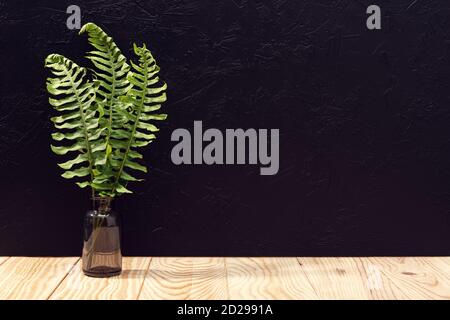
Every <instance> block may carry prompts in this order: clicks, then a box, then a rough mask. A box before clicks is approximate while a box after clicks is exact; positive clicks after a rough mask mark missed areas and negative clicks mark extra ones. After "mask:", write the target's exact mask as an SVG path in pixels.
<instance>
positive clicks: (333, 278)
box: [0, 257, 450, 300]
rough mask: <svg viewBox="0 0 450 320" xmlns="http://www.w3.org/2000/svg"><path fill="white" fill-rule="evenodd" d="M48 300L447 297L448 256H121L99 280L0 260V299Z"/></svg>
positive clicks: (73, 267) (52, 265)
mask: <svg viewBox="0 0 450 320" xmlns="http://www.w3.org/2000/svg"><path fill="white" fill-rule="evenodd" d="M48 298H51V299H138V298H139V299H229V298H231V299H450V257H402V258H398V257H397V258H396V257H371V258H358V257H356V258H146V257H143V258H128V257H127V258H124V260H123V273H122V275H121V276H119V277H113V278H103V279H97V278H89V277H86V276H84V275H83V274H82V271H81V261H80V259H79V258H26V257H0V300H3V299H48Z"/></svg>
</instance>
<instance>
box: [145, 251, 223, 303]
mask: <svg viewBox="0 0 450 320" xmlns="http://www.w3.org/2000/svg"><path fill="white" fill-rule="evenodd" d="M227 298H228V293H227V279H226V270H225V261H224V259H223V258H153V259H152V263H151V265H150V269H149V273H148V275H147V277H146V279H145V282H144V286H143V288H142V292H141V295H140V297H139V299H142V300H146V299H168V300H175V299H180V300H184V299H206V300H215V299H227Z"/></svg>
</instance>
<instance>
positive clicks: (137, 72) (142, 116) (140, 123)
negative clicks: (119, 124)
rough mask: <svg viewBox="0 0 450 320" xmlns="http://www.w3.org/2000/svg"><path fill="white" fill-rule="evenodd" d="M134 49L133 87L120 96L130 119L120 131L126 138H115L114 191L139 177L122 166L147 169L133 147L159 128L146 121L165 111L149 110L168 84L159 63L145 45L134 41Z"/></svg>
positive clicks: (150, 138) (161, 98)
mask: <svg viewBox="0 0 450 320" xmlns="http://www.w3.org/2000/svg"><path fill="white" fill-rule="evenodd" d="M134 52H135V54H136V55H137V56H138V58H139V63H138V64H134V63H131V65H132V67H133V72H131V71H130V73H129V74H128V76H127V78H128V81H129V82H130V83H131V84H132V85H133V88H132V89H131V90H129V92H128V94H127V96H125V97H122V101H123V102H124V103H126V104H128V105H130V106H131V108H130V109H129V110H127V112H128V113H129V115H128V119H132V120H129V121H128V123H127V124H126V125H125V128H126V129H127V130H124V131H123V132H122V135H123V136H126V138H125V139H122V140H121V141H120V143H117V142H116V143H117V144H116V146H115V147H116V148H118V149H119V150H120V151H119V152H117V153H116V155H115V159H114V160H115V161H116V165H118V169H117V170H116V172H115V181H114V185H113V193H117V194H122V193H127V192H129V191H128V189H126V188H125V186H126V184H127V183H128V182H129V181H136V180H138V179H136V178H135V177H133V176H131V174H129V173H128V172H126V171H125V168H128V169H132V170H137V171H142V172H147V168H146V167H145V166H143V165H141V164H139V163H138V162H137V161H136V160H137V159H141V158H142V155H141V154H140V153H139V152H138V151H137V150H136V148H139V147H143V146H146V145H148V144H149V143H151V142H152V141H153V140H154V139H155V138H156V136H155V135H154V134H153V133H152V132H156V131H158V128H157V127H156V126H155V125H154V124H152V123H149V122H148V121H151V120H165V119H166V118H167V115H165V114H153V113H152V112H153V111H156V110H158V109H159V108H160V107H161V103H163V102H164V101H166V94H165V90H166V88H167V85H166V84H165V83H161V81H160V79H159V77H158V72H159V67H158V65H157V64H156V61H155V59H154V58H153V56H152V54H151V53H150V51H149V50H148V49H147V48H146V46H145V45H143V47H138V46H136V44H134ZM149 132H151V133H149Z"/></svg>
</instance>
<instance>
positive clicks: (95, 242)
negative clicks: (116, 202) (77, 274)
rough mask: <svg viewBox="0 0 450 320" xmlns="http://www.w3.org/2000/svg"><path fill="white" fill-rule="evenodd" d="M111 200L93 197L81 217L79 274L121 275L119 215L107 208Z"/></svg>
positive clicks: (95, 275) (94, 275)
mask: <svg viewBox="0 0 450 320" xmlns="http://www.w3.org/2000/svg"><path fill="white" fill-rule="evenodd" d="M111 202H112V198H109V197H95V198H94V199H93V205H94V208H93V210H90V211H88V212H87V213H86V216H85V218H84V237H83V240H84V245H83V257H82V262H83V272H84V274H85V275H87V276H90V277H97V278H104V277H112V276H116V275H119V274H120V273H121V272H122V253H121V249H120V239H121V234H120V233H121V223H120V216H119V215H118V214H117V212H115V211H114V210H112V209H111Z"/></svg>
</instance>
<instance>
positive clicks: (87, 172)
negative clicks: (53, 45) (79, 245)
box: [45, 54, 101, 188]
mask: <svg viewBox="0 0 450 320" xmlns="http://www.w3.org/2000/svg"><path fill="white" fill-rule="evenodd" d="M45 66H46V67H47V68H49V69H50V70H51V72H52V74H53V76H54V77H53V78H48V79H47V90H48V92H49V93H50V94H51V95H53V97H51V98H50V99H49V103H50V105H52V106H53V108H54V109H55V110H56V111H57V112H58V113H59V115H58V116H55V117H53V118H52V121H53V122H54V125H55V128H56V129H57V130H58V131H57V132H55V133H53V134H52V138H53V140H55V141H56V142H61V141H66V140H68V141H71V143H70V145H67V144H66V145H60V146H54V145H52V146H51V149H52V150H53V152H54V153H56V154H58V155H66V154H69V153H74V152H77V153H78V155H76V156H75V157H74V158H72V159H70V160H68V161H66V162H64V163H60V164H59V166H60V167H61V168H62V169H64V170H66V172H64V173H63V174H62V176H63V177H64V178H67V179H71V178H84V179H86V177H89V176H91V177H92V176H93V173H92V170H93V168H94V165H95V162H96V160H97V158H98V157H99V152H98V151H94V146H95V144H96V143H97V144H98V141H97V140H98V138H99V136H100V134H101V129H100V128H99V120H98V119H97V118H96V117H95V116H94V115H95V113H96V104H95V103H94V101H95V88H96V84H95V83H93V82H90V81H88V80H87V79H86V77H85V76H86V70H85V69H84V68H82V67H80V66H78V65H77V64H76V63H75V62H73V61H71V60H69V59H67V58H65V57H63V56H61V55H57V54H51V55H49V56H48V57H47V58H46V60H45ZM59 130H63V131H59ZM97 150H98V147H97ZM74 166H80V167H78V168H73V167H74ZM87 179H88V180H87V181H82V182H78V183H77V184H78V185H79V186H80V187H82V188H84V187H86V186H88V185H90V180H89V178H87Z"/></svg>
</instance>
